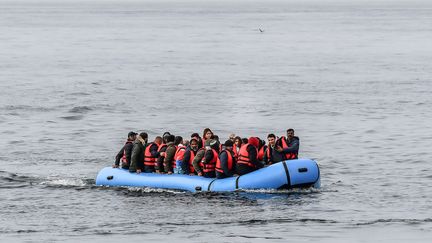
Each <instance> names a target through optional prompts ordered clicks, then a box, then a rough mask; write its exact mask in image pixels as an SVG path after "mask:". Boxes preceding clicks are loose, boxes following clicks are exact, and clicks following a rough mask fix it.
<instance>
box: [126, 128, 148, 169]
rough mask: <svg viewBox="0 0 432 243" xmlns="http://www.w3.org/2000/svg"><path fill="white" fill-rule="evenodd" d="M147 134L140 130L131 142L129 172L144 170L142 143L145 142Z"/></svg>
mask: <svg viewBox="0 0 432 243" xmlns="http://www.w3.org/2000/svg"><path fill="white" fill-rule="evenodd" d="M147 138H148V134H147V133H145V132H142V133H140V134H139V135H138V137H137V139H136V140H135V142H134V143H133V148H132V156H131V164H130V166H129V172H136V173H137V174H139V173H141V171H143V170H144V145H145V144H146V143H147Z"/></svg>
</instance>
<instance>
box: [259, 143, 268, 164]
mask: <svg viewBox="0 0 432 243" xmlns="http://www.w3.org/2000/svg"><path fill="white" fill-rule="evenodd" d="M266 148H267V145H264V146H262V147H261V148H260V150H259V151H258V160H259V161H263V159H264V153H265V150H266Z"/></svg>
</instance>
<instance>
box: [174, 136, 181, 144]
mask: <svg viewBox="0 0 432 243" xmlns="http://www.w3.org/2000/svg"><path fill="white" fill-rule="evenodd" d="M174 144H175V145H179V144H183V137H182V136H175V138H174Z"/></svg>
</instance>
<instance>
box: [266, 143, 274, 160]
mask: <svg viewBox="0 0 432 243" xmlns="http://www.w3.org/2000/svg"><path fill="white" fill-rule="evenodd" d="M270 149H271V148H270V146H267V149H266V151H265V152H266V154H267V161H264V162H266V163H268V162H270V161H272V159H273V158H272V157H271V153H270Z"/></svg>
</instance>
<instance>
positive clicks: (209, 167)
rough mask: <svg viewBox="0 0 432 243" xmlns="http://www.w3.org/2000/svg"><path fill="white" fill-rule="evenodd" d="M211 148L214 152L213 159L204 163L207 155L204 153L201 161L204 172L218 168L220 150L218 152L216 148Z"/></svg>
mask: <svg viewBox="0 0 432 243" xmlns="http://www.w3.org/2000/svg"><path fill="white" fill-rule="evenodd" d="M211 150H212V152H213V158H212V160H211V161H210V162H209V163H207V164H204V163H203V162H204V161H205V155H204V158H203V159H202V160H201V163H200V165H201V168H202V171H203V172H204V173H208V172H212V171H215V169H216V161H217V159H218V152H216V150H214V149H211ZM206 153H207V151H206Z"/></svg>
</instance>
